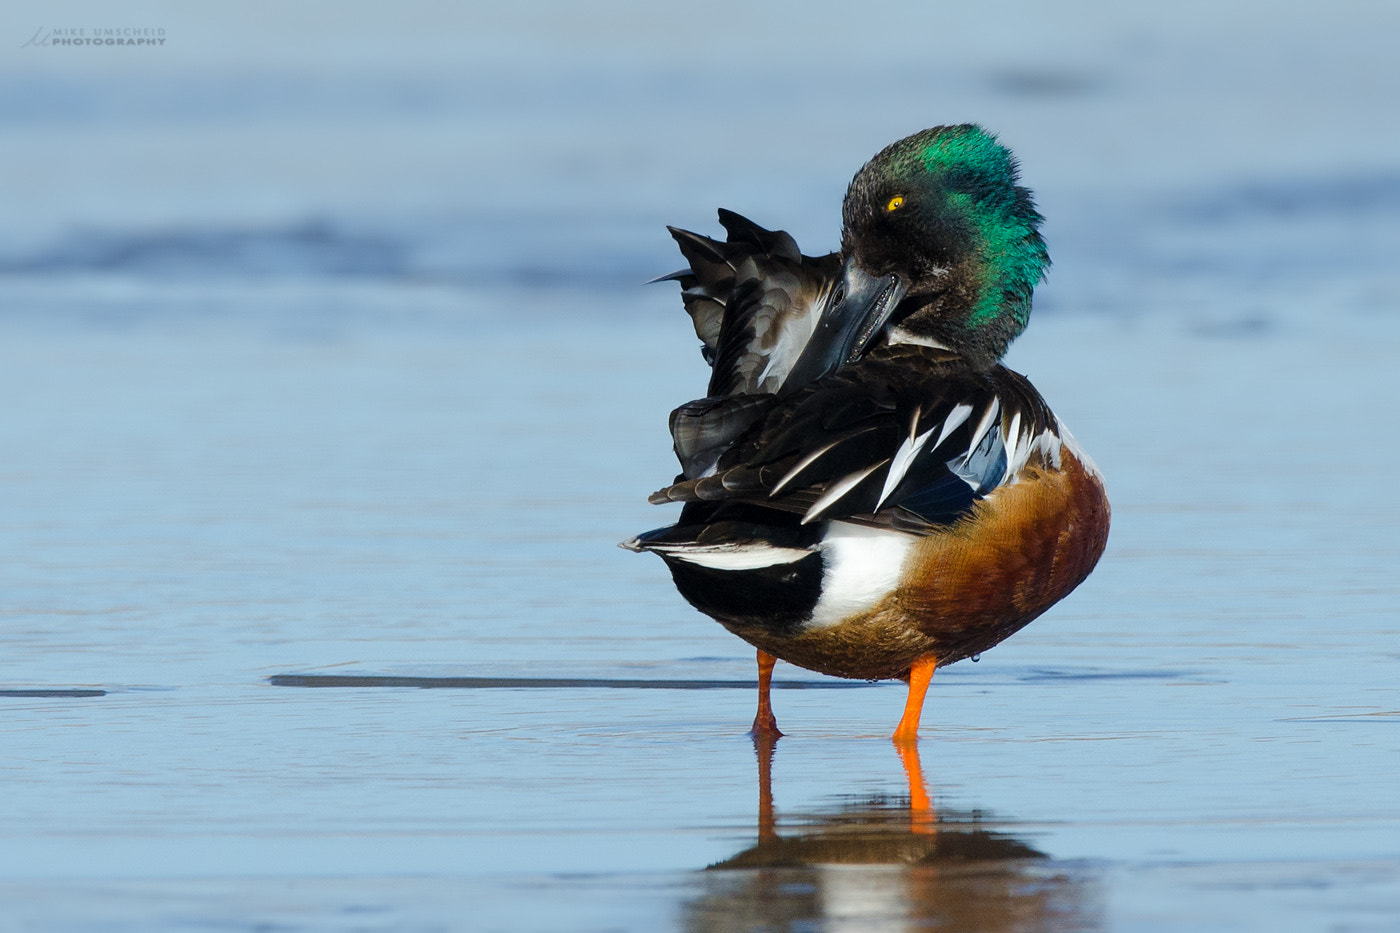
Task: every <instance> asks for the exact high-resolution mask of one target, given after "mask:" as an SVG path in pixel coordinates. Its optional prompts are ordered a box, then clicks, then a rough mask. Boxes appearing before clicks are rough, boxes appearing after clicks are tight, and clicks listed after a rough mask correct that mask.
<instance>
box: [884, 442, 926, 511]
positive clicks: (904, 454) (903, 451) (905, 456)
mask: <svg viewBox="0 0 1400 933" xmlns="http://www.w3.org/2000/svg"><path fill="white" fill-rule="evenodd" d="M936 430H938V425H936V424H935V425H934V426H933V427H931V428H929V429H928V430H927V431H925V432H924V433H923V434H920V435H919V436H918V437H906V438H905V439H904V443H902V444H900V445H899V449H898V450H896V451H895V452H894V459H893V460H891V461H890V472H889V475H887V476H886V477H885V485H884V488H883V489H881V490H880V501H879V502H876V503H875V511H877V512H878V511H880V509H881V508H882V507H883V506H884V504H885V500H886V499H888V498H889V497H890V493H892V492H894V488H895V487H896V486H898V485H899V483H900V481H901V480H903V479H904V474H905V473H907V472H909V467H910V466H912V465H913V463H914V461H915V460H916V459H918V456H919V454H920V453H922V452H923V449H924V442H925V441H927V440H928V439H929V436H930V435H931V434H933V432H934V431H936Z"/></svg>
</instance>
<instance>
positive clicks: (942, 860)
mask: <svg viewBox="0 0 1400 933" xmlns="http://www.w3.org/2000/svg"><path fill="white" fill-rule="evenodd" d="M774 744H775V743H773V742H762V741H757V742H755V747H756V749H757V751H758V765H759V782H758V784H759V807H758V842H757V844H756V845H754V846H752V847H750V848H748V849H745V850H743V851H742V852H739V853H738V854H737V855H734V856H733V857H731V858H728V859H725V860H724V861H723V862H720V863H718V864H716V865H712V866H710V871H708V872H707V873H706V874H705V878H704V881H703V884H704V893H703V894H702V895H701V896H700V897H698V898H696V899H695V900H693V901H691V902H690V903H689V904H687V905H686V925H685V928H686V929H687V930H689V931H694V933H699V931H706V933H709V931H715V933H718V931H739V930H772V931H779V930H784V931H785V930H823V931H844V930H861V931H885V930H901V931H903V930H926V929H939V930H978V931H998V933H1000V931H1021V930H1086V929H1095V928H1097V927H1098V926H1100V923H1099V921H1098V919H1097V909H1096V906H1095V901H1096V898H1095V896H1094V892H1093V890H1092V881H1091V879H1089V878H1088V876H1087V873H1086V872H1085V871H1084V870H1082V869H1077V868H1075V867H1073V866H1065V865H1057V864H1056V863H1054V862H1052V861H1051V860H1050V859H1049V858H1047V857H1046V856H1045V855H1044V854H1043V853H1041V852H1038V851H1037V850H1036V849H1034V848H1032V847H1031V846H1029V845H1027V844H1026V843H1025V842H1022V841H1021V840H1019V839H1016V838H1014V837H1012V836H1010V835H1008V834H1006V833H1002V832H997V831H994V830H991V829H988V828H986V826H985V825H984V824H983V822H982V820H981V819H980V817H977V816H976V815H973V814H968V813H960V812H952V811H944V812H939V813H935V811H934V809H933V807H932V806H931V804H930V801H929V797H928V793H927V791H926V789H925V785H924V781H923V773H922V768H921V767H920V762H919V755H918V751H917V749H916V748H914V747H912V746H910V747H908V748H906V749H902V750H901V752H900V754H901V757H902V758H903V759H904V766H905V770H906V773H907V774H908V776H909V791H910V792H909V796H908V797H907V798H890V799H882V798H877V799H867V800H853V801H847V802H844V803H842V804H840V805H838V806H836V807H833V808H831V809H829V810H827V811H825V812H819V813H808V814H800V815H797V814H784V815H783V818H782V820H781V823H779V821H778V820H776V819H775V816H774V812H773V789H772V765H773V752H774Z"/></svg>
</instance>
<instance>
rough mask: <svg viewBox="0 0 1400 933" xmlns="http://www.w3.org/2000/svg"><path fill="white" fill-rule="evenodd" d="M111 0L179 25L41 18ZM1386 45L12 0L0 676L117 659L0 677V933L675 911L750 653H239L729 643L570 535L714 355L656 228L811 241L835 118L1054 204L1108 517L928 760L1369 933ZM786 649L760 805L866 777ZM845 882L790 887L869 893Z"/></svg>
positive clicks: (1079, 16)
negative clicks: (672, 687) (945, 153)
mask: <svg viewBox="0 0 1400 933" xmlns="http://www.w3.org/2000/svg"><path fill="white" fill-rule="evenodd" d="M104 28H142V29H161V30H164V38H165V39H166V42H165V44H164V45H162V46H157V47H134V48H127V47H105V46H104V47H96V48H94V47H71V46H55V45H52V44H47V45H45V44H42V42H43V39H44V37H45V35H46V34H47V33H48V32H49V31H51V30H55V29H82V30H85V31H86V32H85V35H86V36H91V35H93V33H94V31H95V30H98V29H104ZM36 31H37V32H36ZM1397 34H1400V7H1396V6H1395V5H1394V4H1389V3H1382V2H1375V3H1361V2H1354V3H1340V2H1339V3H1326V4H1324V3H1312V4H1302V3H1292V4H1287V3H1277V2H1238V3H1228V4H1222V3H1219V2H1211V3H1204V2H1202V3H1173V4H1157V5H1153V6H1150V7H1149V6H1146V5H1125V4H1118V3H1108V2H1103V3H1093V2H1080V3H1057V4H1035V3H988V4H975V5H974V4H948V3H927V4H925V3H913V2H910V3H865V4H859V5H848V4H821V3H804V4H795V3H794V4H776V3H768V4H749V3H737V2H736V3H707V4H686V5H676V6H663V5H654V4H645V3H634V2H604V3H589V4H571V3H558V4H549V3H525V4H518V5H515V6H512V7H511V8H509V9H506V8H504V6H497V5H492V6H489V7H488V6H486V5H473V4H466V5H461V4H457V5H448V4H444V5H436V4H428V3H418V4H414V3H397V4H393V5H387V4H386V5H373V4H367V3H343V4H334V5H332V4H324V5H323V4H311V3H293V4H285V3H238V4H234V3H226V4H200V5H193V4H161V3H128V2H121V3H117V4H108V3H101V4H99V3H89V4H82V3H71V4H66V3H51V4H38V3H34V2H29V0H21V2H19V3H13V4H10V5H8V6H7V7H6V8H5V9H4V10H3V11H0V401H2V402H3V404H0V687H5V688H10V689H17V688H30V687H42V688H53V687H70V688H71V687H93V688H96V689H101V690H105V691H107V692H106V695H104V696H101V697H92V698H82V699H79V698H47V699H32V698H31V699H25V698H14V697H10V698H0V704H3V706H0V714H3V720H0V722H2V723H3V724H0V729H3V730H4V735H3V739H0V852H3V855H0V892H3V895H4V900H5V902H6V904H7V911H6V914H5V916H3V917H0V927H6V926H9V927H13V928H18V929H93V928H98V927H102V928H111V929H123V930H125V929H152V928H172V929H173V928H185V927H188V926H208V925H210V924H216V925H230V926H231V927H233V928H245V927H246V928H252V927H255V926H257V925H258V924H265V923H280V924H284V925H288V926H289V927H290V928H293V929H322V928H324V929H338V928H342V927H356V926H358V927H362V928H372V929H419V928H425V929H427V928H454V929H455V928H462V929H581V928H590V929H591V928H595V927H596V928H608V927H611V928H628V929H632V928H635V929H657V928H665V927H666V926H668V925H687V924H689V925H692V926H693V924H694V923H695V922H697V921H695V920H694V911H693V910H692V909H691V907H687V905H692V906H693V904H694V903H696V900H695V899H696V898H697V897H701V895H702V894H703V893H704V892H705V891H709V890H710V889H709V888H707V887H706V885H708V884H710V882H708V881H703V880H700V879H702V877H709V876H700V875H697V874H695V873H694V872H695V871H696V870H697V869H700V868H703V867H704V866H705V865H706V864H708V863H710V862H713V861H716V860H719V859H722V858H724V857H726V856H728V855H732V854H733V853H734V852H736V851H738V850H740V849H742V848H743V847H744V846H745V845H746V844H747V843H748V842H751V841H752V839H751V837H752V832H753V830H752V825H751V824H752V820H753V818H754V812H753V810H754V786H753V782H754V775H753V761H752V754H753V753H752V750H751V749H750V748H749V747H748V745H747V744H746V742H745V740H744V739H743V737H742V735H741V733H742V730H743V728H744V726H745V724H746V722H747V718H748V716H750V715H751V709H750V704H751V702H752V697H751V696H750V695H749V694H748V693H747V692H746V691H741V690H740V691H704V692H696V691H690V692H686V691H650V690H649V691H596V690H595V691H579V692H577V693H561V692H559V691H554V692H550V691H527V690H521V691H416V692H415V691H389V690H366V691H334V690H332V691H299V690H292V689H289V688H275V687H270V686H268V685H267V684H266V681H265V678H266V677H268V676H269V675H272V674H277V673H283V672H309V671H320V672H325V673H334V672H344V671H349V672H367V673H395V674H444V675H452V674H500V673H507V674H522V675H529V676H549V675H552V674H558V673H561V672H564V673H568V674H570V675H577V676H588V677H619V676H623V677H657V678H679V677H702V678H704V677H709V678H743V677H746V676H751V674H750V671H749V665H750V652H749V650H748V649H747V647H746V646H744V645H742V644H741V643H739V642H737V641H736V640H734V639H732V638H730V637H729V636H728V635H726V634H725V633H724V632H723V631H721V630H720V629H719V628H718V627H717V626H715V625H713V624H712V623H710V622H708V621H707V620H705V619H703V618H702V617H700V616H698V615H696V614H695V613H694V612H693V611H691V610H690V609H689V608H688V607H686V606H685V605H684V603H683V602H681V600H680V599H679V598H678V597H677V596H676V595H675V594H674V592H673V591H672V590H671V588H670V585H669V582H668V580H667V579H666V574H665V572H664V569H663V568H662V566H661V565H660V564H659V562H656V561H654V560H650V559H644V558H640V557H637V556H635V555H630V554H626V553H623V552H621V551H618V550H616V549H614V548H613V544H614V543H615V542H616V541H618V540H621V539H623V538H625V537H628V536H629V535H631V534H633V533H635V532H637V531H639V530H643V529H645V528H649V527H653V526H655V525H658V524H662V523H664V522H665V521H666V520H667V519H668V515H669V513H668V512H666V510H662V509H654V508H651V507H649V506H647V505H646V504H645V494H646V493H647V492H648V491H650V490H651V489H653V488H655V487H656V486H657V485H659V484H660V483H662V482H664V481H665V480H666V479H667V478H669V476H670V475H671V473H672V472H673V471H674V467H673V463H672V461H671V457H670V453H669V449H668V448H669V445H668V439H667V437H666V434H665V429H664V425H665V416H666V413H667V411H668V410H669V409H670V407H672V406H673V405H674V404H676V403H679V402H680V401H683V400H685V399H688V398H690V397H692V396H694V395H696V394H698V393H699V391H700V390H701V388H702V387H703V380H704V378H705V377H704V372H703V364H702V363H701V361H700V359H699V355H698V353H697V352H696V350H695V346H694V343H695V342H694V339H693V336H692V335H691V333H690V330H689V323H688V321H687V320H686V319H685V317H684V315H683V314H682V313H681V311H680V309H679V302H678V300H677V298H676V296H675V294H674V286H669V285H662V286H651V287H646V288H644V287H642V286H641V285H640V282H642V281H643V280H645V279H646V278H649V277H651V276H652V275H655V274H658V273H661V272H667V271H670V270H671V269H673V268H675V267H676V266H677V265H678V257H677V256H676V255H675V254H674V252H673V247H672V244H671V243H670V241H669V238H667V237H666V235H665V232H664V229H663V226H662V225H663V224H665V223H673V224H678V225H682V226H686V227H689V228H692V229H698V230H701V231H705V232H713V231H714V230H715V229H716V225H715V224H714V221H713V210H714V208H715V207H717V206H726V207H730V208H732V209H735V210H739V211H741V212H743V213H745V214H747V215H749V216H751V217H752V218H754V219H755V220H757V221H758V222H760V223H763V224H765V225H768V226H772V227H782V228H784V229H787V230H789V231H791V232H792V233H793V234H794V235H795V236H796V237H797V238H798V241H799V243H801V244H802V245H803V246H804V248H805V249H806V250H807V251H809V252H820V251H825V250H828V249H831V248H833V247H834V246H835V245H836V242H837V234H838V226H839V204H840V199H841V195H842V193H843V191H844V187H845V184H846V182H847V181H848V180H849V178H850V176H851V174H852V173H853V172H854V171H855V169H856V168H857V167H859V165H860V164H861V163H862V162H863V161H864V160H865V159H866V158H868V157H869V156H870V155H871V154H873V153H874V152H875V151H876V150H878V149H879V148H880V147H882V146H883V145H885V144H887V143H889V142H891V141H893V140H894V139H896V138H898V137H900V136H903V135H905V134H907V133H910V132H913V131H915V130H918V129H921V128H924V127H926V126H930V125H933V124H937V123H947V122H960V121H968V120H970V121H977V122H980V123H982V124H984V125H985V126H987V127H989V128H991V129H993V130H995V131H996V132H998V133H1000V134H1001V136H1002V138H1003V140H1004V141H1005V142H1006V143H1007V144H1008V145H1010V146H1011V147H1012V148H1013V149H1014V150H1015V151H1016V153H1017V154H1018V155H1019V156H1020V158H1021V160H1022V163H1023V178H1024V182H1025V183H1026V184H1028V185H1029V186H1030V187H1032V188H1033V189H1034V190H1035V192H1036V195H1037V199H1038V203H1039V204H1040V206H1041V209H1042V211H1043V212H1044V213H1045V214H1046V215H1047V217H1048V222H1047V224H1046V227H1045V233H1046V236H1047V238H1048V240H1049V242H1050V247H1051V253H1052V257H1053V258H1054V260H1055V266H1054V268H1053V270H1052V273H1051V277H1050V280H1049V281H1048V282H1047V283H1046V284H1045V285H1044V286H1043V288H1042V290H1041V291H1040V292H1038V295H1037V301H1036V309H1037V310H1036V316H1035V318H1034V319H1033V321H1032V326H1031V328H1030V330H1029V331H1028V332H1027V333H1026V335H1025V336H1024V337H1023V338H1022V339H1021V341H1020V342H1019V343H1018V345H1017V346H1016V347H1015V348H1014V349H1013V352H1012V355H1011V358H1010V361H1011V363H1012V364H1013V365H1015V366H1016V367H1018V368H1020V369H1022V370H1024V371H1026V372H1027V373H1028V374H1029V375H1030V376H1031V378H1032V379H1033V380H1034V381H1035V382H1036V384H1037V385H1038V386H1039V387H1040V388H1041V390H1042V391H1043V392H1044V394H1045V395H1046V397H1047V398H1048V399H1049V401H1050V402H1051V404H1052V405H1053V406H1054V407H1055V408H1056V410H1057V412H1058V413H1059V414H1060V415H1061V416H1062V417H1063V418H1064V419H1065V420H1066V421H1067V422H1068V423H1069V425H1070V426H1071V427H1072V428H1073V429H1074V431H1075V433H1076V435H1077V436H1078V437H1079V439H1080V440H1081V442H1082V443H1083V444H1084V445H1085V446H1086V447H1087V448H1088V450H1089V451H1090V452H1091V453H1092V454H1093V455H1094V457H1095V458H1096V459H1097V460H1098V462H1099V464H1100V466H1101V467H1102V468H1103V470H1104V472H1105V473H1106V475H1107V477H1108V483H1109V489H1110V493H1111V496H1112V498H1113V502H1114V510H1115V511H1114V521H1115V525H1114V531H1113V538H1112V540H1111V542H1110V547H1109V551H1108V553H1107V554H1106V555H1105V557H1104V560H1103V563H1102V564H1101V567H1100V569H1099V570H1098V572H1097V573H1096V574H1095V575H1094V576H1093V577H1092V578H1091V579H1090V580H1089V581H1088V582H1087V583H1086V584H1085V585H1084V587H1083V588H1082V590H1081V591H1080V592H1078V593H1076V594H1075V595H1074V596H1073V597H1072V598H1071V599H1069V600H1067V601H1066V602H1065V603H1064V604H1062V605H1061V606H1060V607H1058V608H1057V609H1055V610H1054V611H1053V612H1051V613H1050V614H1048V615H1047V616H1046V617H1044V618H1043V619H1042V620H1040V621H1038V622H1037V623H1036V624H1035V625H1034V626H1032V627H1031V628H1029V629H1028V630H1026V631H1025V632H1023V633H1021V634H1020V635H1018V636H1017V637H1016V638H1015V639H1013V640H1012V641H1011V642H1009V643H1007V644H1006V645H1004V646H1001V647H999V648H998V649H997V650H996V651H994V652H990V653H989V654H988V655H987V656H986V657H985V658H984V659H983V661H982V663H981V664H980V665H978V666H976V667H973V666H971V665H959V666H958V667H955V668H952V669H951V670H948V671H945V672H941V673H940V674H939V675H938V678H937V680H936V682H935V686H934V689H933V691H932V693H931V695H930V699H929V704H928V707H927V711H926V714H925V722H926V729H925V738H924V743H923V754H924V767H925V771H926V773H927V774H928V777H929V781H930V783H931V785H932V790H933V791H934V796H935V803H937V804H939V805H941V806H945V807H952V808H959V807H960V808H963V809H966V810H971V809H977V810H982V811H984V812H986V813H989V814H995V815H996V817H997V818H998V819H999V820H1001V821H1002V822H1001V824H999V825H1004V826H1006V827H1008V830H1007V831H1008V832H1012V833H1014V834H1016V835H1017V837H1018V838H1022V839H1025V840H1029V841H1030V842H1031V843H1032V844H1033V845H1035V846H1036V847H1037V848H1038V849H1040V850H1041V851H1043V852H1045V853H1046V854H1048V855H1049V856H1051V857H1052V859H1054V860H1056V861H1055V862H1054V863H1053V864H1057V865H1061V866H1064V868H1063V870H1064V871H1067V872H1072V873H1078V874H1079V875H1081V876H1083V877H1084V878H1087V879H1089V880H1088V881H1086V882H1085V884H1087V885H1089V887H1090V888H1092V893H1091V894H1090V895H1086V899H1087V902H1088V903H1089V906H1088V907H1086V908H1084V911H1085V913H1084V916H1090V917H1091V918H1092V919H1093V922H1094V923H1096V924H1099V925H1102V926H1105V927H1108V928H1114V929H1120V928H1121V929H1138V928H1142V929H1157V928H1162V927H1164V926H1165V927H1171V926H1174V925H1187V924H1193V925H1194V926H1195V928H1209V927H1212V926H1214V927H1217V928H1228V929H1238V928H1259V929H1286V928H1297V929H1314V928H1326V927H1328V926H1346V925H1348V924H1349V925H1350V927H1349V928H1367V929H1370V928H1387V926H1386V925H1387V924H1391V923H1394V916H1395V914H1394V911H1397V910H1400V844H1397V842H1396V840H1397V838H1400V801H1398V800H1397V798H1396V795H1395V793H1394V772H1395V762H1396V760H1397V757H1396V756H1397V752H1400V740H1397V737H1396V729H1397V724H1400V713H1398V712H1397V710H1400V699H1397V696H1396V687H1395V684H1396V679H1397V678H1396V673H1397V663H1400V640H1397V636H1398V635H1400V625H1397V621H1396V611H1395V604H1396V597H1397V595H1400V584H1397V582H1396V578H1397V573H1396V566H1397V557H1398V556H1400V546H1398V542H1397V532H1396V527H1397V521H1398V520H1400V494H1397V492H1396V486H1395V483H1394V481H1393V477H1392V473H1393V469H1394V467H1393V463H1394V459H1395V455H1396V453H1397V448H1400V444H1397V441H1396V437H1395V431H1394V403H1393V398H1394V396H1395V394H1396V390H1397V388H1400V376H1397V375H1396V370H1395V360H1396V358H1397V351H1400V267H1397V263H1396V259H1395V256H1396V254H1397V251H1400V124H1397V121H1396V119H1395V103H1394V102H1395V101H1396V100H1397V99H1400V65H1397V57H1396V55H1395V51H1394V45H1395V38H1394V37H1395V36H1396V35H1397ZM36 35H37V36H38V40H39V41H38V42H30V40H31V38H33V37H35V36H36ZM26 43H29V44H28V45H26ZM780 676H788V677H798V678H800V677H804V676H806V675H804V674H803V673H802V672H798V671H794V670H792V669H790V668H788V669H780ZM777 696H778V704H779V709H778V714H779V717H780V721H781V722H782V724H783V725H784V728H785V729H786V730H787V731H788V732H789V738H787V739H784V740H783V742H782V743H780V746H779V750H778V758H777V762H776V765H775V769H776V770H775V777H774V791H775V795H776V797H777V800H778V805H779V812H780V814H781V813H782V811H783V810H784V808H787V809H789V810H797V809H804V808H805V809H806V810H813V809H817V810H820V809H821V808H823V807H831V806H835V805H836V803H835V802H837V801H840V800H843V799H848V798H850V797H851V796H853V795H854V796H860V795H881V794H898V793H900V792H901V789H902V788H903V781H904V777H903V773H902V771H901V770H900V765H899V761H898V759H897V758H896V757H895V756H894V754H893V753H892V752H891V751H890V749H889V746H888V740H887V738H886V736H887V734H888V731H889V729H890V728H891V727H892V725H893V722H894V719H895V718H896V716H897V712H898V707H899V706H900V703H901V696H900V692H899V690H898V689H897V688H870V689H859V690H849V691H846V690H842V691H800V692H799V691H793V692H783V693H780V694H778V695H777ZM1202 866H1204V867H1202ZM579 873H587V878H589V879H592V880H588V881H580V880H579V878H580V874H579ZM872 884H873V882H872ZM875 887H878V885H876V886H875ZM697 892H701V893H700V894H697ZM892 897H893V900H887V901H886V902H882V904H880V905H877V907H878V909H879V910H883V911H884V913H882V914H880V915H879V916H880V917H881V918H883V919H881V920H880V921H879V923H884V924H885V925H884V926H880V925H879V924H878V923H877V922H876V920H875V919H872V917H871V916H866V917H864V919H863V920H860V919H859V918H860V916H861V915H860V914H859V909H858V905H857V906H856V907H852V906H851V905H850V903H848V902H845V901H842V902H841V904H836V905H835V906H832V905H827V907H823V908H822V910H820V911H817V912H816V914H814V915H813V916H814V917H815V919H811V918H809V919H811V922H812V923H816V924H818V928H823V929H826V928H830V929H836V928H839V927H840V923H841V922H844V921H843V920H842V918H845V920H849V919H850V917H851V916H856V917H857V920H858V921H859V922H857V923H856V926H857V927H858V928H864V929H877V928H878V929H903V928H905V927H904V926H902V925H901V924H904V923H905V922H906V920H908V917H905V915H903V914H901V913H900V910H902V909H904V908H902V907H900V902H899V899H898V897H894V896H892ZM722 900H723V898H721V901H722ZM823 903H825V902H823ZM833 903H834V902H833ZM843 905H844V906H843ZM905 906H906V907H907V905H905ZM867 908H869V909H870V910H875V909H876V908H874V907H869V905H867ZM707 909H710V910H712V909H713V905H711V907H709V908H707ZM852 910H854V911H856V914H850V913H849V912H850V911H852ZM842 911H846V913H842ZM906 913H908V911H906ZM872 916H873V915H872ZM911 916H912V915H911ZM901 917H904V919H901ZM367 918H368V919H367ZM1081 919H1082V917H1081ZM910 922H912V921H910ZM717 928H723V929H730V928H734V929H738V928H742V927H741V926H733V927H717Z"/></svg>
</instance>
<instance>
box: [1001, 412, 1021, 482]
mask: <svg viewBox="0 0 1400 933" xmlns="http://www.w3.org/2000/svg"><path fill="white" fill-rule="evenodd" d="M1002 441H1003V443H1004V444H1005V445H1006V479H1004V480H1003V482H1006V480H1009V479H1010V478H1011V477H1013V476H1015V475H1016V474H1017V473H1019V472H1021V467H1022V466H1024V465H1025V463H1024V461H1023V462H1022V463H1021V464H1020V465H1018V464H1017V463H1016V453H1017V448H1018V447H1019V446H1020V444H1021V413H1020V412H1019V411H1018V412H1016V413H1015V414H1013V415H1012V416H1011V426H1010V427H1009V428H1007V429H1006V434H1004V435H1003V436H1002Z"/></svg>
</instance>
